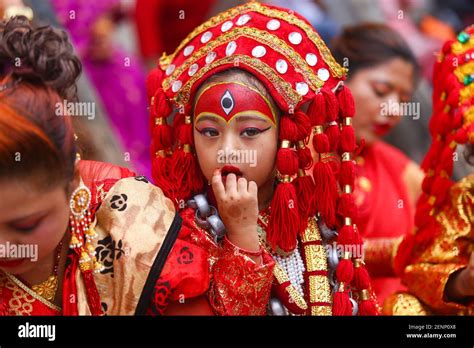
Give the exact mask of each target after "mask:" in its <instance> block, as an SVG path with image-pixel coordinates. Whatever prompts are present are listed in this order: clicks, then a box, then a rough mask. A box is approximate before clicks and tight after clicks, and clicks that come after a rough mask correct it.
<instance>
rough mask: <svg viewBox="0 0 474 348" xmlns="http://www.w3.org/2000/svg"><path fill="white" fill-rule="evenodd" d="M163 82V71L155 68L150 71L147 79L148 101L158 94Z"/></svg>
mask: <svg viewBox="0 0 474 348" xmlns="http://www.w3.org/2000/svg"><path fill="white" fill-rule="evenodd" d="M162 80H163V71H162V70H161V69H160V68H154V69H152V70H151V71H150V74H149V75H148V77H147V79H146V92H147V98H148V100H150V99H151V97H153V96H154V95H155V93H156V90H157V89H158V88H160V87H161V83H162Z"/></svg>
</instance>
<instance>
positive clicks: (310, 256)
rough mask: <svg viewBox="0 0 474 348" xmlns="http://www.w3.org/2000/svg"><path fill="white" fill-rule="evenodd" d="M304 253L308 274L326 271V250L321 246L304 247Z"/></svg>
mask: <svg viewBox="0 0 474 348" xmlns="http://www.w3.org/2000/svg"><path fill="white" fill-rule="evenodd" d="M304 253H305V257H306V270H307V271H308V272H314V271H327V269H328V262H327V258H326V248H325V247H324V246H323V245H314V244H313V245H306V246H305V247H304Z"/></svg>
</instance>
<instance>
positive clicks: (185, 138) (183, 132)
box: [178, 123, 194, 145]
mask: <svg viewBox="0 0 474 348" xmlns="http://www.w3.org/2000/svg"><path fill="white" fill-rule="evenodd" d="M178 141H179V143H180V144H181V145H184V144H189V145H193V144H194V137H193V127H192V125H191V124H186V123H184V124H182V125H181V126H180V127H179V131H178Z"/></svg>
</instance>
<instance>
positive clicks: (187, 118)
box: [184, 116, 191, 124]
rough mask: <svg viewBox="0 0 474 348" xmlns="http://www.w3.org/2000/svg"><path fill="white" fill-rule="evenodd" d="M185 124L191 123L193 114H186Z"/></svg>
mask: <svg viewBox="0 0 474 348" xmlns="http://www.w3.org/2000/svg"><path fill="white" fill-rule="evenodd" d="M184 124H191V116H184Z"/></svg>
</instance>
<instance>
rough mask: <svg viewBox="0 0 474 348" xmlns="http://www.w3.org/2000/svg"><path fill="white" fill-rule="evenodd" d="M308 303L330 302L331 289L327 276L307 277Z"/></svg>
mask: <svg viewBox="0 0 474 348" xmlns="http://www.w3.org/2000/svg"><path fill="white" fill-rule="evenodd" d="M309 301H310V302H328V303H330V302H331V289H330V286H329V279H328V277H327V276H324V275H314V276H310V277H309Z"/></svg>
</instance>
